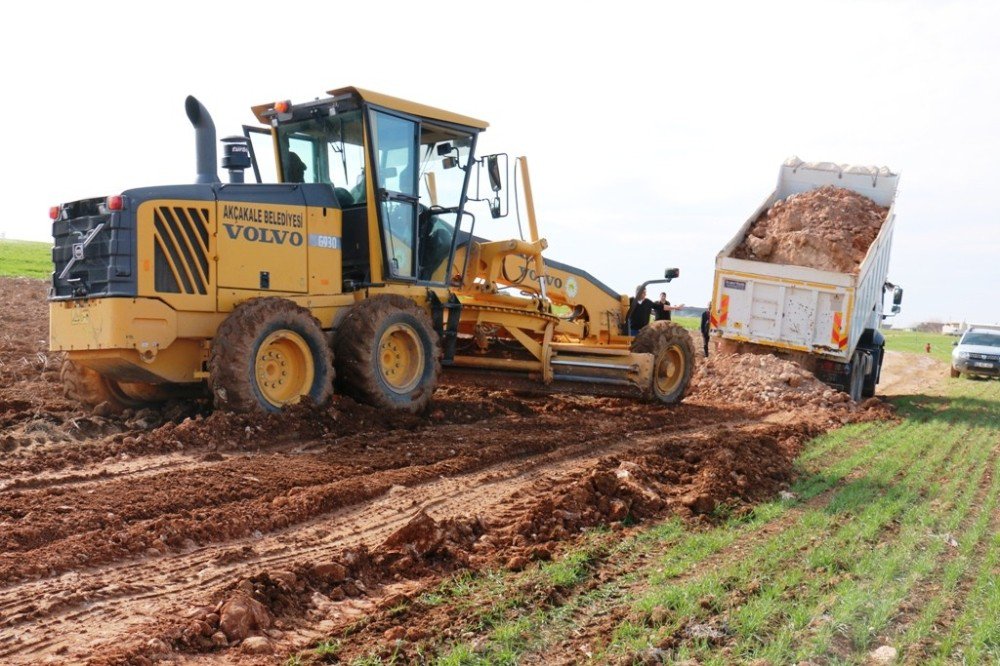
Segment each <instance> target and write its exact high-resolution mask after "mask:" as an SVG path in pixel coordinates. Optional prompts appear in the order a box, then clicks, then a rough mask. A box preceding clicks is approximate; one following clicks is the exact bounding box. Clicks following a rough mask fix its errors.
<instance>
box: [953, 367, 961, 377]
mask: <svg viewBox="0 0 1000 666" xmlns="http://www.w3.org/2000/svg"><path fill="white" fill-rule="evenodd" d="M961 376H962V373H961V372H959V371H958V370H956V369H955V368H952V369H951V378H952V379H956V378H958V377H961Z"/></svg>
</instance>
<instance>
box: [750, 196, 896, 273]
mask: <svg viewBox="0 0 1000 666" xmlns="http://www.w3.org/2000/svg"><path fill="white" fill-rule="evenodd" d="M888 210H889V209H888V208H883V207H882V206H879V205H878V204H876V203H875V202H874V201H872V200H871V199H869V198H867V197H865V196H862V195H860V194H858V193H856V192H853V191H851V190H847V189H844V188H840V187H834V186H832V185H826V186H824V187H821V188H819V189H816V190H811V191H809V192H802V193H800V194H793V195H792V196H790V197H788V198H787V199H783V200H781V201H778V202H776V203H775V204H774V205H773V206H771V208H770V209H768V210H766V211H765V212H764V213H762V214H761V216H760V217H758V218H757V220H756V221H755V222H754V223H753V224H752V225H751V226H750V231H748V232H747V235H746V238H744V239H743V242H742V243H740V245H739V246H737V248H736V250H735V251H734V252H733V256H734V257H735V258H737V259H749V260H751V261H763V262H767V263H770V264H791V265H793V266H806V267H809V268H817V269H820V270H826V271H837V272H843V273H853V272H856V271H857V270H858V266H859V265H860V264H861V262H862V260H863V259H864V258H865V254H867V253H868V248H869V247H870V246H871V244H872V241H874V240H875V237H876V236H877V235H878V232H879V229H881V228H882V223H883V222H885V218H886V214H887V213H888Z"/></svg>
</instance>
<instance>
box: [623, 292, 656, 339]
mask: <svg viewBox="0 0 1000 666" xmlns="http://www.w3.org/2000/svg"><path fill="white" fill-rule="evenodd" d="M652 311H653V301H651V300H649V299H648V298H646V288H645V287H642V286H640V287H639V288H638V289H636V290H635V298H633V299H632V307H631V309H630V310H629V315H628V329H629V330H628V334H629V335H636V334H638V333H639V331H640V330H642V329H643V328H645V327H646V326H648V325H649V315H650V313H651V312H652Z"/></svg>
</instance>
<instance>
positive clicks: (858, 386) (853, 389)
mask: <svg viewBox="0 0 1000 666" xmlns="http://www.w3.org/2000/svg"><path fill="white" fill-rule="evenodd" d="M863 366H864V355H863V354H861V352H854V356H853V357H852V358H851V379H850V385H849V390H848V394H849V395H850V396H851V400H853V401H854V402H861V394H862V392H863V391H864V385H865V373H864V368H863Z"/></svg>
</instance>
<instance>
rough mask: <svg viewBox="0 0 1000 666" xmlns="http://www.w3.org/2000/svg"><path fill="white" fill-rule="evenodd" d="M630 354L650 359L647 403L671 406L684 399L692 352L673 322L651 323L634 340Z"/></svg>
mask: <svg viewBox="0 0 1000 666" xmlns="http://www.w3.org/2000/svg"><path fill="white" fill-rule="evenodd" d="M632 351H633V352H636V353H638V354H652V355H653V377H652V381H651V382H650V387H649V389H648V390H647V391H646V392H645V397H646V398H647V399H648V400H658V401H660V402H662V403H666V404H668V405H672V404H676V403H678V402H680V401H681V400H682V399H683V398H684V392H685V391H686V390H687V387H688V383H690V381H691V373H692V372H693V370H694V348H693V347H692V345H691V336H690V335H688V332H687V331H685V330H684V329H683V328H681V327H680V326H679V325H677V324H675V323H673V322H669V321H654V322H652V323H651V324H649V325H648V326H646V327H645V328H643V329H642V330H641V331H639V334H638V335H636V336H635V340H633V341H632Z"/></svg>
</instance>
